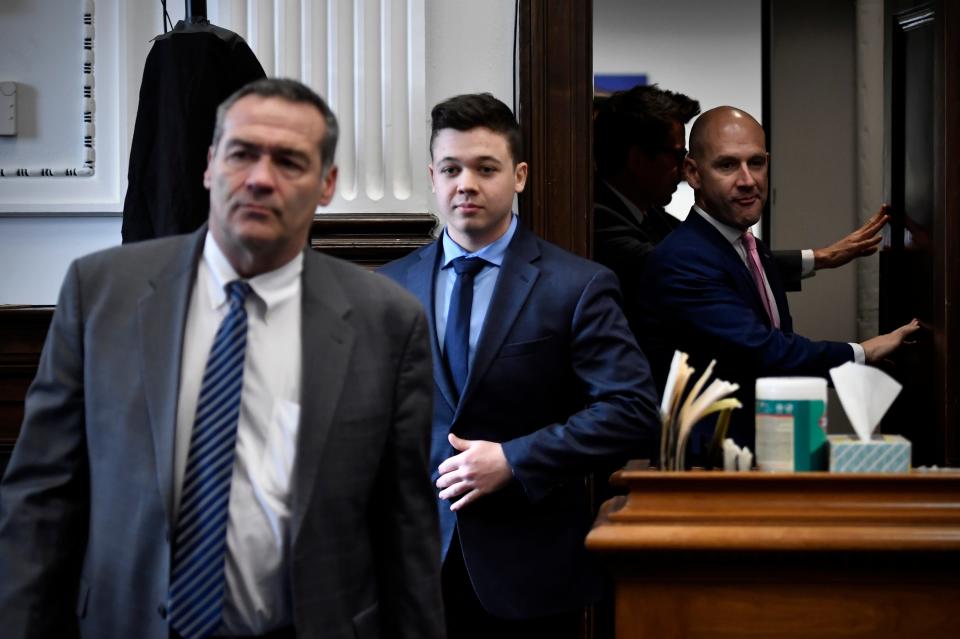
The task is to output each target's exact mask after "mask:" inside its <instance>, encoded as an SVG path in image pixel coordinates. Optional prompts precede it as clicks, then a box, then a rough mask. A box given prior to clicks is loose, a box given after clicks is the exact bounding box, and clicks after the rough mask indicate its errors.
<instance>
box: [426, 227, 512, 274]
mask: <svg viewBox="0 0 960 639" xmlns="http://www.w3.org/2000/svg"><path fill="white" fill-rule="evenodd" d="M510 218H511V219H510V226H509V228H507V232H506V233H504V234H503V235H501V236H500V237H499V238H497V239H496V240H494V241H493V242H491V243H490V244H487V245H486V246H484V247H483V248H482V249H480V250H479V251H476V252H475V253H469V252H467V251H465V250H464V249H463V247H462V246H460V245H459V244H457V243H456V242H454V241H453V239H452V238H451V237H450V235H449V234H448V233H447V229H443V261H442V262H441V264H440V268H441V269H444V268H447V267H448V266H450V262H452V261H453V260H455V259H457V258H458V257H482V258H483V259H485V260H486V261H488V262H490V263H491V264H493V265H494V266H500V265H502V264H503V257H504V255H505V254H506V252H507V247H508V246H509V245H510V240H512V239H513V236H514V234H515V233H516V232H517V216H516V215H514V214H513V213H511V214H510Z"/></svg>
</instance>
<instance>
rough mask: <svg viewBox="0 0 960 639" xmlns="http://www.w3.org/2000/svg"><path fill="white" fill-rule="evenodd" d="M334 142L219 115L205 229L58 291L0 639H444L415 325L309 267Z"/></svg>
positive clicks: (308, 96)
mask: <svg viewBox="0 0 960 639" xmlns="http://www.w3.org/2000/svg"><path fill="white" fill-rule="evenodd" d="M335 145H336V119H335V118H334V116H333V114H332V113H331V112H330V110H329V108H328V107H327V106H326V104H325V103H324V102H323V100H321V99H320V98H319V97H318V96H317V95H316V94H314V93H313V92H312V91H311V90H309V89H308V88H306V87H304V86H303V85H301V84H299V83H296V82H293V81H289V80H263V81H259V82H257V83H254V84H252V85H248V86H247V87H245V88H243V89H241V90H240V91H239V92H238V93H237V94H234V96H232V97H231V98H230V99H228V100H227V102H225V103H224V105H222V106H221V108H220V111H219V112H218V116H217V128H216V133H215V135H214V141H213V146H212V147H211V149H210V155H209V164H208V168H207V171H206V173H205V175H204V183H205V184H206V186H207V187H208V188H209V189H210V194H211V196H210V221H209V229H207V228H203V229H201V230H200V231H199V232H197V233H194V234H192V235H188V236H179V237H174V238H167V239H162V240H156V241H151V242H146V243H142V244H137V245H131V246H126V247H121V248H116V249H110V250H108V251H104V252H101V253H97V254H94V255H90V256H87V257H85V258H82V259H80V260H77V261H76V262H74V263H73V264H72V265H71V267H70V269H69V272H68V274H67V277H66V280H65V283H64V285H63V289H62V291H61V294H60V300H59V303H58V306H57V310H56V313H55V315H54V320H53V324H52V326H51V328H50V332H49V336H48V338H47V343H46V346H45V347H44V352H43V356H42V359H41V363H40V368H39V371H38V374H37V378H36V380H35V381H34V383H33V385H32V386H31V388H30V391H29V394H28V396H27V402H26V416H25V418H24V423H23V428H22V432H21V436H20V440H19V441H18V443H17V446H16V449H15V451H14V453H13V457H12V459H11V463H10V466H9V468H8V470H7V473H6V476H5V477H4V480H3V484H2V487H0V491H2V492H0V619H2V625H3V628H4V630H3V636H4V637H8V638H14V637H64V636H76V635H78V634H79V636H82V637H90V638H97V639H107V638H111V637H140V638H145V639H168V637H184V638H188V637H189V638H193V637H207V636H213V635H216V636H267V637H298V638H300V639H303V638H308V637H318V638H319V637H323V638H324V639H333V638H336V637H381V636H390V637H409V638H417V639H424V638H431V637H441V636H442V635H443V619H442V611H441V603H440V601H441V599H440V591H439V556H440V553H439V547H438V540H437V515H436V508H435V504H434V501H435V496H434V491H433V490H432V487H431V483H430V480H429V474H428V469H427V454H428V447H429V441H428V436H429V427H430V411H431V400H432V388H433V383H432V373H431V359H430V346H429V342H428V337H427V325H426V322H425V320H424V316H423V312H422V311H421V310H420V307H419V304H418V303H417V302H416V301H415V300H414V299H413V298H412V297H411V296H409V295H408V294H407V293H405V292H404V291H402V290H401V289H400V288H399V287H397V286H396V285H394V284H392V283H391V282H388V281H387V280H386V279H385V278H382V277H380V276H379V275H374V274H371V273H368V272H365V271H363V270H361V269H359V268H357V267H355V266H353V265H350V264H347V263H344V262H340V261H337V260H335V259H332V258H329V257H325V256H322V255H319V254H317V253H314V252H312V251H309V250H304V246H305V244H306V241H307V237H308V234H309V228H310V224H311V220H312V218H313V213H314V210H315V208H316V207H317V205H325V204H327V203H329V201H330V199H331V198H332V196H333V192H334V187H335V183H336V175H337V172H336V167H335V166H333V163H332V159H333V154H334V149H335Z"/></svg>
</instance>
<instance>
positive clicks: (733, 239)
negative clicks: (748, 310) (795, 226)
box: [693, 205, 867, 364]
mask: <svg viewBox="0 0 960 639" xmlns="http://www.w3.org/2000/svg"><path fill="white" fill-rule="evenodd" d="M693 210H694V211H696V212H697V213H698V214H699V215H700V217H702V218H703V219H705V220H706V221H707V222H709V223H710V225H711V226H712V227H713V228H715V229H717V231H719V233H720V234H721V235H723V237H724V238H725V239H726V240H727V241H728V242H730V245H731V246H732V247H733V250H734V251H736V252H737V255H739V256H740V260H741V261H742V262H743V265H744V266H745V267H746V268H747V270H748V271H749V270H750V264H749V263H748V258H747V248H746V247H745V246H744V245H743V241H742V240H741V236H742V235H743V231H741V230H740V229H738V228H736V227H733V226H730V225H728V224H724V223H723V222H721V221H720V220H718V219H716V218H714V217H713V216H711V215H710V214H709V213H707V212H706V211H704V210H703V209H701V208H700V207H699V206H697V205H694V206H693ZM810 253H811V255H812V253H813V251H810ZM761 276H762V279H763V286H764V289H765V290H766V293H767V299H769V300H770V306H771V309H772V311H773V312H774V313H776V314H777V317H781V315H780V310H779V309H778V308H777V299H776V298H775V297H774V296H773V290H772V289H771V288H770V282H769V281H768V280H767V274H766V273H761ZM848 343H849V344H850V348H852V349H853V358H854V360H855V361H856V362H857V363H858V364H863V363H865V362H866V359H867V358H866V354H865V353H864V351H863V347H862V346H860V344H856V343H852V342H848Z"/></svg>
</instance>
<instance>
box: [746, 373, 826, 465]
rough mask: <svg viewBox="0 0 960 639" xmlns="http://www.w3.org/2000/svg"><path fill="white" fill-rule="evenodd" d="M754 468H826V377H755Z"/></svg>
mask: <svg viewBox="0 0 960 639" xmlns="http://www.w3.org/2000/svg"><path fill="white" fill-rule="evenodd" d="M756 435H757V443H756V448H757V450H756V453H757V467H759V468H760V470H770V471H788V472H789V471H799V470H825V469H826V461H827V380H825V379H823V378H822V377H761V378H760V379H758V380H757V407H756Z"/></svg>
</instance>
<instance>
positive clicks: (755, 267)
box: [740, 230, 780, 328]
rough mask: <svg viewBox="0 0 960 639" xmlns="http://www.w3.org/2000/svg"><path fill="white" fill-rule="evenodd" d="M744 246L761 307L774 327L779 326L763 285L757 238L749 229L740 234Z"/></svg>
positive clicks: (778, 319)
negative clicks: (761, 302)
mask: <svg viewBox="0 0 960 639" xmlns="http://www.w3.org/2000/svg"><path fill="white" fill-rule="evenodd" d="M740 240H741V241H742V242H743V245H744V247H746V249H747V264H748V265H749V266H750V274H751V275H753V283H754V284H755V285H756V286H757V292H758V293H759V294H760V299H761V300H763V308H765V309H766V311H767V317H769V318H770V322H771V323H772V324H773V327H774V328H780V318H779V317H777V315H778V314H777V313H774V312H773V304H772V303H771V302H770V298H769V297H768V296H767V287H766V286H765V285H764V274H763V266H762V265H761V264H760V256H759V255H758V254H757V238H755V237H753V233H751V232H750V231H749V230H748V231H746V232H745V233H744V234H743V235H741V236H740Z"/></svg>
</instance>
